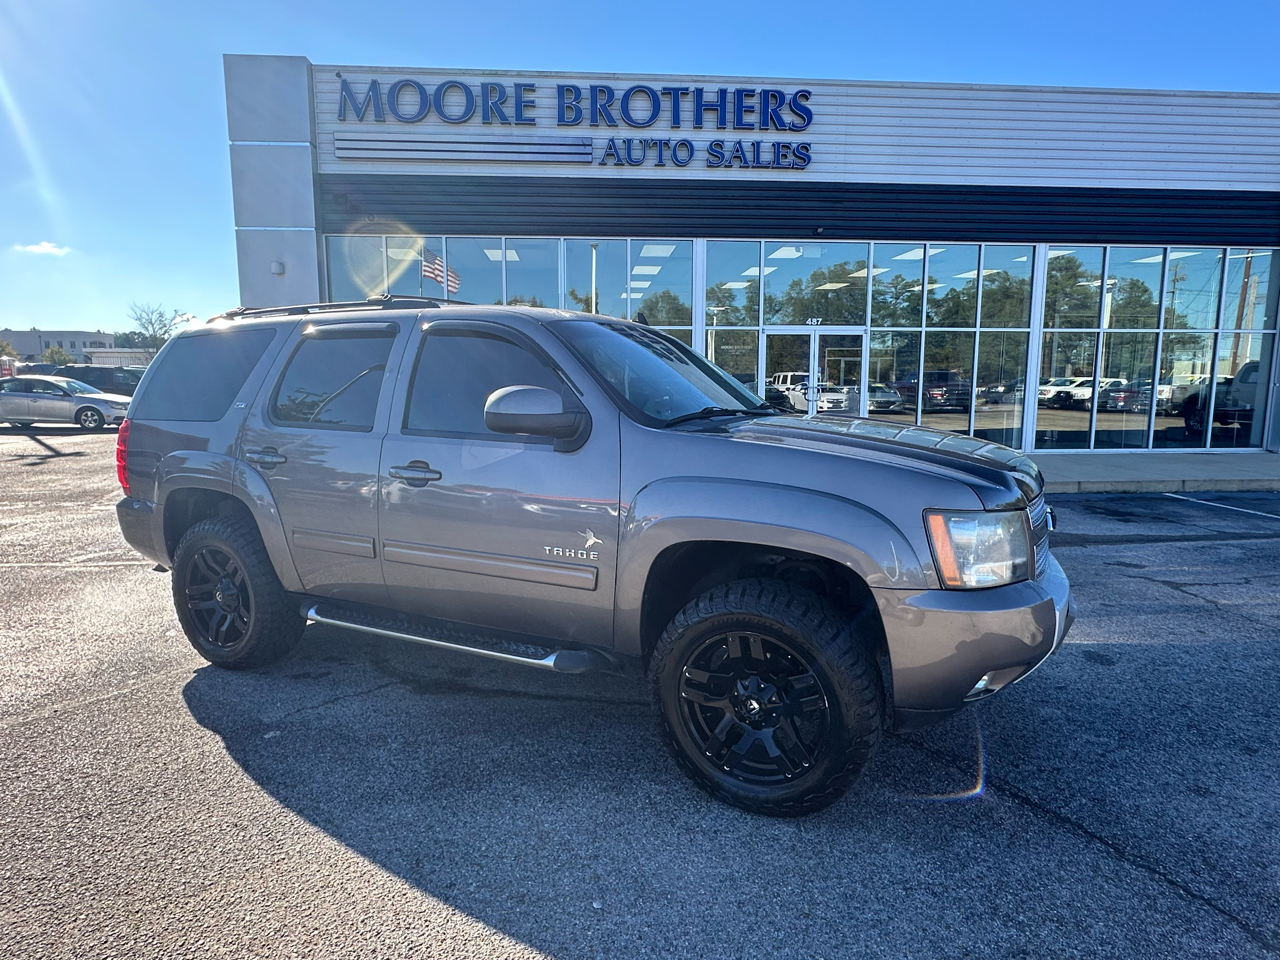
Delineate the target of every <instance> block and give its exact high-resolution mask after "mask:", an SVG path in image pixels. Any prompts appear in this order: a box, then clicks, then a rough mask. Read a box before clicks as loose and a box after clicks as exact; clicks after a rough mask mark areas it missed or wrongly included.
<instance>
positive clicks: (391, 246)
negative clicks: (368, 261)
mask: <svg viewBox="0 0 1280 960" xmlns="http://www.w3.org/2000/svg"><path fill="white" fill-rule="evenodd" d="M443 257H444V241H443V240H442V239H441V238H440V237H387V287H388V290H387V292H388V293H393V294H398V295H400V296H405V297H443V296H444V295H445V294H444V286H443V285H442V284H441V282H440V281H441V279H443V277H444V261H443V259H442V258H443Z"/></svg>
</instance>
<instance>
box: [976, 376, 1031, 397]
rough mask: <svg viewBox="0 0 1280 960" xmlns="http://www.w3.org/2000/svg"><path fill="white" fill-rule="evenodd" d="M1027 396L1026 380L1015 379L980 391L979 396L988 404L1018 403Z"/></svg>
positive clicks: (1021, 378)
mask: <svg viewBox="0 0 1280 960" xmlns="http://www.w3.org/2000/svg"><path fill="white" fill-rule="evenodd" d="M1025 394H1026V380H1025V379H1024V378H1023V377H1015V378H1014V379H1012V380H1005V381H1004V382H1003V383H993V384H991V385H990V386H989V387H983V388H982V389H981V390H979V391H978V396H980V397H982V399H983V400H985V401H987V403H1016V402H1017V401H1019V400H1021V399H1022V398H1023V396H1024V395H1025Z"/></svg>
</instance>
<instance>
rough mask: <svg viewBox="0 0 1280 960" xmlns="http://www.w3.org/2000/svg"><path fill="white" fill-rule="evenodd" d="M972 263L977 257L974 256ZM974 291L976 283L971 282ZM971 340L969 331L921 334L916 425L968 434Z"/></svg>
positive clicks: (971, 363)
mask: <svg viewBox="0 0 1280 960" xmlns="http://www.w3.org/2000/svg"><path fill="white" fill-rule="evenodd" d="M974 258H975V261H976V259H977V254H976V252H975V254H974ZM973 288H974V289H975V290H976V288H977V284H976V282H975V283H973ZM973 337H974V335H973V334H972V333H970V332H964V333H951V332H942V331H937V330H930V331H928V332H926V333H925V335H924V374H923V376H922V377H921V380H922V383H921V386H920V424H921V426H925V427H933V428H934V429H935V430H950V431H951V432H952V433H968V432H969V407H970V406H971V405H972V399H973Z"/></svg>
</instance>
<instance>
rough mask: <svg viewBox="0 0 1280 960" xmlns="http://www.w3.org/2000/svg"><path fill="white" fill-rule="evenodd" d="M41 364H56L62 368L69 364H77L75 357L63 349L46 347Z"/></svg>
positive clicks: (41, 357)
mask: <svg viewBox="0 0 1280 960" xmlns="http://www.w3.org/2000/svg"><path fill="white" fill-rule="evenodd" d="M40 362H41V363H56V364H57V365H58V366H60V367H61V366H64V365H65V364H68V363H75V357H73V356H71V354H69V353H67V351H65V350H63V349H62V348H61V347H46V348H45V351H44V353H42V354H40Z"/></svg>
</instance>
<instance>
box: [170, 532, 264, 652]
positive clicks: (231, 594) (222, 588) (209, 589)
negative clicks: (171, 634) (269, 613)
mask: <svg viewBox="0 0 1280 960" xmlns="http://www.w3.org/2000/svg"><path fill="white" fill-rule="evenodd" d="M185 579H186V584H185V588H184V589H185V590H186V595H187V609H188V610H189V611H190V612H191V620H192V622H193V623H194V624H195V626H196V629H197V630H198V631H199V633H200V636H201V637H202V638H203V640H204V641H205V642H206V643H208V644H209V645H210V646H211V647H217V648H219V649H221V650H231V649H234V647H235V646H236V644H238V643H240V642H241V641H242V640H244V638H245V635H246V634H247V633H248V632H249V618H250V616H251V615H252V612H253V595H252V592H251V591H250V589H249V582H248V580H247V579H246V577H245V573H244V570H242V569H241V567H240V565H239V564H238V563H237V562H236V559H235V557H233V556H231V555H230V554H229V553H227V552H226V551H224V550H219V549H218V548H217V547H214V546H207V547H203V548H201V549H200V550H199V551H197V552H196V553H195V555H194V556H193V557H192V559H191V562H190V563H189V564H187V568H186V577H185Z"/></svg>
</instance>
